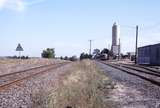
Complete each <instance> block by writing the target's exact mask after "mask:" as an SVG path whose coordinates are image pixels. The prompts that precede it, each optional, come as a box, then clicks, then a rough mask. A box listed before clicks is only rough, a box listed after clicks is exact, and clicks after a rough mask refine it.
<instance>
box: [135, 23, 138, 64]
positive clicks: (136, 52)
mask: <svg viewBox="0 0 160 108" xmlns="http://www.w3.org/2000/svg"><path fill="white" fill-rule="evenodd" d="M137 55H138V25H137V26H136V48H135V64H137V58H138V57H137Z"/></svg>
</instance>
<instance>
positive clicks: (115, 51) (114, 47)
mask: <svg viewBox="0 0 160 108" xmlns="http://www.w3.org/2000/svg"><path fill="white" fill-rule="evenodd" d="M118 39H119V29H118V25H117V24H116V23H114V24H113V26H112V47H111V51H112V52H113V55H115V56H116V55H118V54H119V53H120V42H118Z"/></svg>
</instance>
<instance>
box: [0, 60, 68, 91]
mask: <svg viewBox="0 0 160 108" xmlns="http://www.w3.org/2000/svg"><path fill="white" fill-rule="evenodd" d="M66 64H68V62H64V63H57V64H49V65H43V66H38V67H34V68H30V69H26V70H22V71H18V72H13V73H10V74H4V75H1V76H0V90H2V89H5V88H6V87H10V86H12V85H14V84H17V83H19V82H22V81H23V80H26V79H29V78H32V77H35V76H37V75H40V74H43V73H46V72H49V71H50V70H53V69H57V68H59V67H62V66H64V65H66Z"/></svg>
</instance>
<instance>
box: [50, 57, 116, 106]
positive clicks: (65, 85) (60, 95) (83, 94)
mask: <svg viewBox="0 0 160 108" xmlns="http://www.w3.org/2000/svg"><path fill="white" fill-rule="evenodd" d="M113 87H114V86H112V84H110V83H109V79H108V78H107V76H106V75H105V74H104V73H103V72H101V71H100V70H99V69H98V68H97V67H96V65H95V63H94V62H93V61H90V60H85V61H80V62H76V63H74V64H73V65H72V68H70V69H69V72H66V74H65V75H64V77H63V80H62V82H61V84H59V85H58V87H57V89H56V90H55V91H53V92H52V93H51V94H50V95H49V98H48V102H47V103H48V104H47V107H48V108H110V106H109V105H106V103H105V101H104V100H105V98H106V94H107V92H108V89H110V88H113Z"/></svg>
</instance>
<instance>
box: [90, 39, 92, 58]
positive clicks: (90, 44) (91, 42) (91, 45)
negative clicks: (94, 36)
mask: <svg viewBox="0 0 160 108" xmlns="http://www.w3.org/2000/svg"><path fill="white" fill-rule="evenodd" d="M91 53H92V40H89V55H91Z"/></svg>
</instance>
